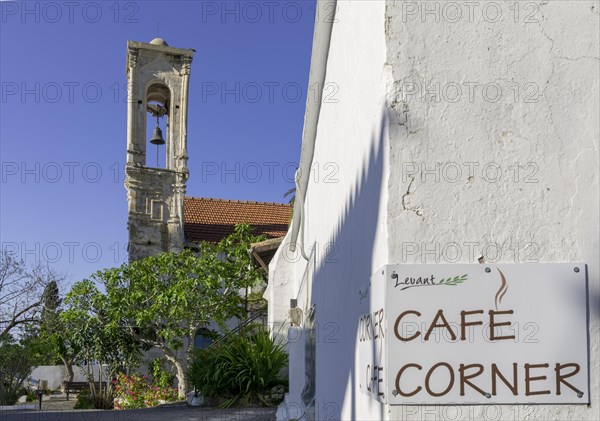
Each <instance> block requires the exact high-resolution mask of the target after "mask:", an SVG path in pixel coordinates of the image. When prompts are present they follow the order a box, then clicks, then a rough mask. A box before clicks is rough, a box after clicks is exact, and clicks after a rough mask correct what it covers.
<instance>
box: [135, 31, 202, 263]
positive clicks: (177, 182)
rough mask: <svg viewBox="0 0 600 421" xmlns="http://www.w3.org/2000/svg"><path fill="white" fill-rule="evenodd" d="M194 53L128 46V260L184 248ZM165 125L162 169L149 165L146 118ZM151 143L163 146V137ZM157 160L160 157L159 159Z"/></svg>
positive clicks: (158, 43) (156, 45) (155, 43)
mask: <svg viewBox="0 0 600 421" xmlns="http://www.w3.org/2000/svg"><path fill="white" fill-rule="evenodd" d="M193 55H194V51H193V50H191V49H181V48H173V47H170V46H169V45H168V44H167V43H166V42H165V41H164V40H162V39H160V38H156V39H154V40H152V41H150V43H149V44H147V43H143V42H135V41H129V42H128V43H127V82H128V102H129V104H128V113H127V164H126V167H125V188H126V189H127V204H128V221H127V228H128V230H129V243H128V251H129V260H130V261H134V260H137V259H141V258H144V257H148V256H151V255H154V254H158V253H161V252H165V251H174V252H178V251H181V250H182V249H183V242H184V236H183V198H184V195H185V187H186V182H187V179H188V176H189V171H188V167H187V159H188V156H187V111H188V107H187V104H188V85H189V78H190V66H191V63H192V58H193ZM148 118H150V119H152V120H151V121H154V119H157V121H161V122H162V126H163V128H165V130H164V144H163V145H157V148H158V147H162V148H165V151H164V154H165V162H164V168H160V167H159V164H158V162H156V165H157V167H152V166H150V162H152V159H151V155H152V150H153V149H150V146H152V147H154V146H153V145H151V144H150V143H149V139H150V135H151V133H147V130H146V127H147V119H148ZM156 137H157V136H156V132H155V137H154V138H153V139H152V140H153V143H159V144H160V143H162V142H163V139H162V136H160V138H159V139H158V140H157V139H155V138H156ZM157 161H158V158H157Z"/></svg>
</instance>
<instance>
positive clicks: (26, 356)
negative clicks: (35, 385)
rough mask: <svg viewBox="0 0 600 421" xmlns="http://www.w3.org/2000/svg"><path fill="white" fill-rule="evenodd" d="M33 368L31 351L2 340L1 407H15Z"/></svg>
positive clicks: (0, 342) (0, 361) (0, 355)
mask: <svg viewBox="0 0 600 421" xmlns="http://www.w3.org/2000/svg"><path fill="white" fill-rule="evenodd" d="M32 366H33V361H32V358H31V352H30V350H29V349H27V348H26V347H24V346H22V345H20V344H17V343H14V342H13V341H12V340H7V339H4V340H2V339H0V379H1V382H0V405H14V404H15V403H16V402H17V401H18V400H19V397H20V396H21V391H22V384H23V381H24V380H25V379H26V378H27V376H28V375H29V373H30V372H31V368H32Z"/></svg>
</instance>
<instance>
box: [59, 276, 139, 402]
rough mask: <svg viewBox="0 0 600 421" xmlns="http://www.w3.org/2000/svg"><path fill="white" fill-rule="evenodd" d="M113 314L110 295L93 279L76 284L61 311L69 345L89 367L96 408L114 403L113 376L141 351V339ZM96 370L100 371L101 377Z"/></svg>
mask: <svg viewBox="0 0 600 421" xmlns="http://www.w3.org/2000/svg"><path fill="white" fill-rule="evenodd" d="M110 315H111V309H110V305H109V301H108V297H107V296H106V295H105V294H102V293H101V292H100V291H99V290H98V288H96V286H95V285H94V283H93V282H92V281H90V280H84V281H81V282H77V283H76V284H74V285H73V287H72V288H71V291H70V292H69V293H68V294H67V295H66V297H65V311H64V312H63V313H62V314H61V321H62V323H63V324H64V328H65V329H66V330H67V331H68V332H70V334H69V346H70V347H71V349H76V350H77V351H78V352H77V361H78V362H79V363H80V364H81V365H82V366H85V367H86V370H87V375H88V380H89V381H90V385H91V395H92V399H93V400H94V402H95V406H96V408H111V407H112V403H113V398H114V396H113V390H112V383H111V380H112V379H113V378H114V377H115V376H116V374H117V372H118V371H122V370H124V369H125V368H126V367H133V366H137V365H138V364H139V360H140V355H141V353H140V349H139V342H137V341H136V340H135V339H134V338H133V337H132V336H131V335H129V334H127V333H126V332H125V331H124V330H123V329H122V327H121V326H119V325H118V324H117V323H115V322H114V320H113V319H111V317H110ZM94 364H96V365H97V370H94ZM101 367H102V369H101ZM95 371H97V372H98V373H99V377H98V378H95V374H94V373H95ZM96 382H97V385H96ZM102 382H106V387H102Z"/></svg>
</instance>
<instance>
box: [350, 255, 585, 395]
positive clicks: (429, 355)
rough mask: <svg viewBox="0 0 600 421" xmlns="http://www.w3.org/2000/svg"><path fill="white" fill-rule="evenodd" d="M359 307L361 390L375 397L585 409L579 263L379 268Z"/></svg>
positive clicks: (582, 280) (582, 289) (582, 297)
mask: <svg viewBox="0 0 600 421" xmlns="http://www.w3.org/2000/svg"><path fill="white" fill-rule="evenodd" d="M361 305H362V306H363V308H364V314H363V316H362V317H361V318H360V319H359V321H358V339H359V361H358V364H359V367H358V369H359V371H360V379H359V384H360V388H361V390H362V391H363V392H365V393H368V394H369V395H370V396H372V397H373V398H374V399H377V400H380V401H382V402H387V403H389V404H391V405H404V404H515V403H522V404H525V403H536V404H567V403H569V404H574V403H578V404H587V403H589V402H590V395H589V393H590V389H589V367H588V360H589V358H588V349H589V346H588V310H587V268H586V265H585V264H581V263H548V264H545V263H533V264H497V265H496V264H494V265H492V264H440V265H387V266H385V267H383V268H382V269H380V270H379V271H377V272H376V273H375V274H374V275H373V276H372V278H371V282H370V284H369V285H368V286H365V289H364V291H361Z"/></svg>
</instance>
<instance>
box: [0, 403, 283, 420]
mask: <svg viewBox="0 0 600 421" xmlns="http://www.w3.org/2000/svg"><path fill="white" fill-rule="evenodd" d="M45 403H46V402H44V404H45ZM229 420H231V421H271V420H275V408H232V409H217V408H191V407H188V406H187V405H178V406H170V407H161V408H148V409H136V410H128V411H93V410H87V411H78V410H67V411H49V410H42V411H23V412H18V413H17V412H12V413H3V412H0V421H229Z"/></svg>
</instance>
